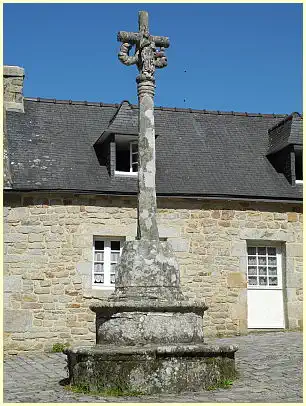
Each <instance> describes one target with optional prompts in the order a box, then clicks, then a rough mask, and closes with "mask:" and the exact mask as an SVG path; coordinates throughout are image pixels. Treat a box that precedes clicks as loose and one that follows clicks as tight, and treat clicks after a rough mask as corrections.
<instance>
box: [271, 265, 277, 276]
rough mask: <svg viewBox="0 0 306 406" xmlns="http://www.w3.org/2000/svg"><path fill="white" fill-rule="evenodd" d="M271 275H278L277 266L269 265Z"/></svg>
mask: <svg viewBox="0 0 306 406" xmlns="http://www.w3.org/2000/svg"><path fill="white" fill-rule="evenodd" d="M269 275H277V268H276V267H274V266H273V267H272V266H269Z"/></svg>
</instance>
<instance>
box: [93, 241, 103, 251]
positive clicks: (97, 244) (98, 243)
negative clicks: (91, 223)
mask: <svg viewBox="0 0 306 406" xmlns="http://www.w3.org/2000/svg"><path fill="white" fill-rule="evenodd" d="M95 250H102V251H103V250H104V241H95Z"/></svg>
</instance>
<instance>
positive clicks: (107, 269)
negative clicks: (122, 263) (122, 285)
mask: <svg viewBox="0 0 306 406" xmlns="http://www.w3.org/2000/svg"><path fill="white" fill-rule="evenodd" d="M96 241H103V242H104V250H103V252H104V258H103V261H95V253H96V252H97V251H98V252H99V250H96V249H95V242H96ZM112 241H119V242H120V255H121V252H122V245H123V243H124V241H125V239H124V238H122V237H99V236H94V238H93V247H92V272H91V285H92V288H94V289H101V290H114V289H115V284H113V283H111V282H110V277H111V264H114V263H117V262H114V261H111V242H112ZM120 255H119V256H120ZM99 262H100V263H102V262H103V265H104V267H103V273H104V282H103V284H102V283H101V284H100V283H99V284H98V283H95V280H94V274H95V263H99Z"/></svg>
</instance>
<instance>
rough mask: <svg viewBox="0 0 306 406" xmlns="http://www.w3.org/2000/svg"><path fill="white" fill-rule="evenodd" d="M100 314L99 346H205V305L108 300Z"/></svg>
mask: <svg viewBox="0 0 306 406" xmlns="http://www.w3.org/2000/svg"><path fill="white" fill-rule="evenodd" d="M90 308H91V310H93V311H94V312H95V313H96V326H97V331H96V336H97V339H96V343H97V344H103V345H105V344H107V345H108V344H109V345H111V344H113V343H116V344H118V345H133V346H134V345H146V344H161V345H163V344H175V343H181V344H182V343H186V344H199V343H201V344H202V343H203V313H204V311H205V310H206V309H207V306H205V304H204V303H200V302H190V301H187V300H185V301H180V302H179V301H173V302H172V303H169V302H159V301H150V300H146V301H139V302H135V301H108V302H106V303H105V304H104V305H103V304H98V305H97V306H90Z"/></svg>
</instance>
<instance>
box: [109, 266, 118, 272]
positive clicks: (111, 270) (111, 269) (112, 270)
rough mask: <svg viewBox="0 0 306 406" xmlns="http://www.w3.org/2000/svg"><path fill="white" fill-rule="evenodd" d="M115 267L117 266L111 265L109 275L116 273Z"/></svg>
mask: <svg viewBox="0 0 306 406" xmlns="http://www.w3.org/2000/svg"><path fill="white" fill-rule="evenodd" d="M116 266H117V264H111V266H110V273H116Z"/></svg>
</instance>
